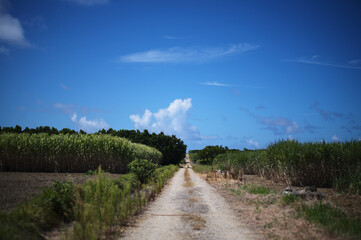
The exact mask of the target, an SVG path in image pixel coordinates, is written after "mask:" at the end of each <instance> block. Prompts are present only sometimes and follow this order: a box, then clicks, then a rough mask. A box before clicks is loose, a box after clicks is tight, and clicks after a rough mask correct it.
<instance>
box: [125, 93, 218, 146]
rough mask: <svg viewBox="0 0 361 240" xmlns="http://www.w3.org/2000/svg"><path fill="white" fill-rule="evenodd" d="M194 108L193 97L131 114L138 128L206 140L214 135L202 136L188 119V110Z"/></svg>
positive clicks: (189, 138) (188, 138) (131, 118)
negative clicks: (154, 110) (156, 108)
mask: <svg viewBox="0 0 361 240" xmlns="http://www.w3.org/2000/svg"><path fill="white" fill-rule="evenodd" d="M191 108H192V99H191V98H187V99H183V100H182V99H176V100H174V101H173V102H171V103H170V104H169V106H168V107H167V108H163V109H159V110H158V111H157V112H155V113H152V112H151V111H150V110H148V109H146V110H145V111H144V114H143V115H139V114H133V115H130V117H129V118H130V120H131V121H132V122H133V123H134V127H135V128H136V129H140V130H144V129H148V130H150V131H152V132H164V133H165V134H168V135H173V134H174V135H176V136H177V137H180V138H181V139H184V140H204V139H212V138H214V137H205V136H201V135H200V133H199V131H198V129H197V127H195V126H192V125H191V124H190V123H189V121H188V111H189V109H191Z"/></svg>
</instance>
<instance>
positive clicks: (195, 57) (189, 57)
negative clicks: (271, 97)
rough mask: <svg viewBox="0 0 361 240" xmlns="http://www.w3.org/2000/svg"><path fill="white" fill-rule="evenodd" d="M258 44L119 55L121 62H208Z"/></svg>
mask: <svg viewBox="0 0 361 240" xmlns="http://www.w3.org/2000/svg"><path fill="white" fill-rule="evenodd" d="M258 47H259V46H258V45H254V44H249V43H240V44H234V45H230V46H229V47H227V48H224V47H218V48H181V47H173V48H169V49H153V50H149V51H145V52H137V53H132V54H128V55H124V56H121V57H119V59H118V60H119V61H120V62H128V63H180V62H206V61H209V60H213V59H216V58H220V57H224V56H230V55H235V54H240V53H244V52H247V51H250V50H253V49H256V48H258Z"/></svg>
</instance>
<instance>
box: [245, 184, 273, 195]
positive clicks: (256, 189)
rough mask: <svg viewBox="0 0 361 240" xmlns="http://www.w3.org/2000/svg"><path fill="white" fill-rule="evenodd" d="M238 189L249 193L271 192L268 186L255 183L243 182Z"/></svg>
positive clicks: (263, 193)
mask: <svg viewBox="0 0 361 240" xmlns="http://www.w3.org/2000/svg"><path fill="white" fill-rule="evenodd" d="M240 189H241V190H244V191H246V192H248V193H251V194H262V195H267V194H270V193H271V190H270V189H269V188H267V187H265V186H261V185H256V184H245V185H243V186H241V187H240Z"/></svg>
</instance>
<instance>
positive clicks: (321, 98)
mask: <svg viewBox="0 0 361 240" xmlns="http://www.w3.org/2000/svg"><path fill="white" fill-rule="evenodd" d="M360 12H361V3H360V1H357V0H355V1H311V0H309V1H297V0H296V1H268V0H265V1H194V0H192V1H185V0H183V1H138V0H132V1H126V0H124V1H116V0H33V1H27V0H11V1H9V0H0V112H1V114H0V126H15V125H16V124H18V125H20V126H22V127H26V126H28V127H36V126H45V125H47V126H54V127H56V128H58V129H62V128H64V127H67V128H72V129H76V130H79V129H84V130H86V131H87V132H94V131H97V130H98V129H101V128H109V127H111V128H113V129H140V130H143V129H149V130H150V131H154V132H160V131H163V132H165V133H167V134H175V135H177V137H180V138H182V139H183V140H184V142H185V143H186V144H187V145H188V149H200V148H203V147H204V146H206V145H216V144H217V145H223V146H225V145H226V146H229V147H231V148H239V149H243V148H244V147H246V148H251V149H256V148H264V147H267V145H268V144H270V143H272V142H274V141H276V140H279V139H287V138H292V139H298V140H300V141H320V140H326V141H329V142H332V141H345V140H351V139H356V140H360V139H361V107H360V103H361V94H360V92H361V45H360V43H361V31H360V26H361V14H359V13H360Z"/></svg>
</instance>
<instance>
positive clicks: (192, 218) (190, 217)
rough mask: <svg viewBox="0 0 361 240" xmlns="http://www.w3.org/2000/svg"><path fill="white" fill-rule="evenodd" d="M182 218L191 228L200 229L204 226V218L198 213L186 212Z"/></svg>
mask: <svg viewBox="0 0 361 240" xmlns="http://www.w3.org/2000/svg"><path fill="white" fill-rule="evenodd" d="M183 220H184V221H186V222H189V223H190V225H191V226H192V228H193V230H202V229H204V228H205V227H206V220H205V219H204V218H203V217H202V216H200V215H195V214H186V215H184V216H183Z"/></svg>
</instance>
